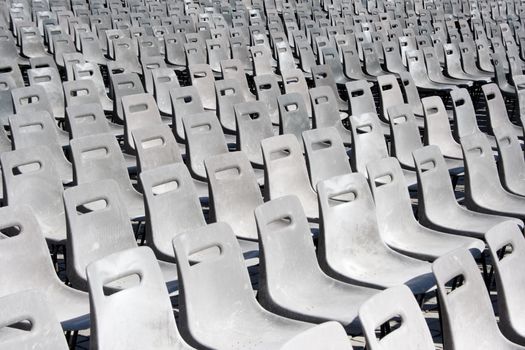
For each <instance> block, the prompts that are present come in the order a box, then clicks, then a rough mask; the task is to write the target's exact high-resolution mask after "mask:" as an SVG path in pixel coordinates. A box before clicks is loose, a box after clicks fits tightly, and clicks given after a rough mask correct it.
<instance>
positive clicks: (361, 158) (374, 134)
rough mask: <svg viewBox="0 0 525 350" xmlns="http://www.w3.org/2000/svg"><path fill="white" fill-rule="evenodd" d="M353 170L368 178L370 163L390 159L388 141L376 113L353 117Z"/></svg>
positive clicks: (351, 160) (351, 118)
mask: <svg viewBox="0 0 525 350" xmlns="http://www.w3.org/2000/svg"><path fill="white" fill-rule="evenodd" d="M350 124H351V126H352V140H353V141H354V144H353V147H352V157H351V158H350V162H351V163H352V169H353V170H354V171H357V172H360V173H361V174H363V175H365V176H366V165H367V164H368V162H370V161H373V160H377V159H381V158H386V157H388V149H387V146H386V141H385V138H384V136H383V131H382V130H381V125H380V124H379V118H378V117H377V114H375V113H365V114H360V115H351V116H350Z"/></svg>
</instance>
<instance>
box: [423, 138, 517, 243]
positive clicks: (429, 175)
mask: <svg viewBox="0 0 525 350" xmlns="http://www.w3.org/2000/svg"><path fill="white" fill-rule="evenodd" d="M413 154H414V163H415V165H416V171H417V176H418V203H419V205H418V217H419V222H421V223H422V224H423V225H424V226H427V227H430V228H433V229H435V230H439V231H444V232H450V233H454V234H459V235H466V236H471V237H475V238H480V239H484V236H485V233H486V232H487V231H488V230H489V229H490V228H491V227H494V226H495V225H497V224H499V223H502V222H504V221H506V220H511V221H514V222H515V223H517V224H519V225H520V226H522V225H523V223H522V222H521V221H520V220H517V219H512V218H510V217H504V216H495V215H488V214H483V213H479V212H476V211H472V210H468V209H467V208H465V207H463V206H461V205H459V203H458V202H457V200H456V197H455V195H454V190H453V187H452V182H451V180H450V176H449V174H448V171H447V166H446V164H445V160H444V158H443V155H442V154H441V152H440V150H439V148H438V147H437V146H426V147H423V148H421V149H419V150H416V151H414V153H413Z"/></svg>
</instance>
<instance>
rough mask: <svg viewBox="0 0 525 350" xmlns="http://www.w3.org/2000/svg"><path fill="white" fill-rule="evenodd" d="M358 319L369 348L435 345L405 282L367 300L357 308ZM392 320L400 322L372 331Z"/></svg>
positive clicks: (422, 349)
mask: <svg viewBox="0 0 525 350" xmlns="http://www.w3.org/2000/svg"><path fill="white" fill-rule="evenodd" d="M359 320H360V321H361V324H362V326H363V330H364V335H365V339H366V347H367V348H368V349H370V350H387V349H400V348H402V349H408V350H410V349H412V350H434V349H435V347H434V342H433V340H432V335H431V334H430V330H429V329H428V326H427V324H426V322H425V318H424V317H423V315H422V314H421V310H420V309H419V305H418V303H417V302H416V300H415V299H414V296H413V295H412V292H411V291H410V289H408V288H407V287H406V286H397V287H392V288H389V289H387V290H385V291H383V292H381V293H379V294H377V295H376V296H373V297H372V298H370V299H369V300H367V301H366V302H365V303H363V305H361V308H360V309H359ZM396 321H397V322H399V323H400V324H399V325H398V326H397V328H396V329H394V330H391V332H389V333H388V334H385V335H383V336H380V337H378V336H377V335H376V329H378V328H380V327H381V326H386V325H388V326H390V324H391V323H394V322H396Z"/></svg>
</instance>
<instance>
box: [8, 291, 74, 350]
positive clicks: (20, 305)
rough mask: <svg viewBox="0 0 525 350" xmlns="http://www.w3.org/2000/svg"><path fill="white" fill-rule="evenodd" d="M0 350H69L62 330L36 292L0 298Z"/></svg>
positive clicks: (52, 313) (43, 298) (44, 301)
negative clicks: (0, 349) (0, 310)
mask: <svg viewBox="0 0 525 350" xmlns="http://www.w3.org/2000/svg"><path fill="white" fill-rule="evenodd" d="M0 308H1V309H2V314H1V315H0V333H1V334H3V336H2V337H1V338H0V348H2V349H20V350H30V349H31V350H45V349H56V350H65V349H68V346H67V343H66V340H65V338H64V334H63V333H62V327H61V326H60V323H59V322H58V320H57V319H56V316H55V315H54V310H52V309H51V308H50V307H49V305H48V304H47V300H46V298H45V297H44V295H42V294H41V292H39V291H38V290H26V291H23V292H19V293H14V294H10V295H6V296H2V297H0Z"/></svg>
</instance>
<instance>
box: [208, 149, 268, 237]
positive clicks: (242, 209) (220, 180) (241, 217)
mask: <svg viewBox="0 0 525 350" xmlns="http://www.w3.org/2000/svg"><path fill="white" fill-rule="evenodd" d="M204 164H205V166H206V174H207V177H208V183H209V194H210V196H209V197H210V201H209V206H210V215H209V217H210V222H225V223H227V224H228V225H230V227H231V228H232V230H233V232H234V233H235V235H236V236H237V237H238V238H242V239H247V240H252V241H254V240H257V229H256V227H255V218H254V215H253V213H254V210H255V208H257V207H258V206H259V205H261V204H262V203H263V197H262V195H261V191H260V189H259V185H258V184H257V179H256V177H255V174H254V172H253V169H252V167H251V165H250V162H249V160H248V158H247V156H246V154H245V153H244V152H229V153H224V154H219V155H216V156H213V157H209V158H207V159H206V160H205V161H204Z"/></svg>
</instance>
